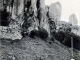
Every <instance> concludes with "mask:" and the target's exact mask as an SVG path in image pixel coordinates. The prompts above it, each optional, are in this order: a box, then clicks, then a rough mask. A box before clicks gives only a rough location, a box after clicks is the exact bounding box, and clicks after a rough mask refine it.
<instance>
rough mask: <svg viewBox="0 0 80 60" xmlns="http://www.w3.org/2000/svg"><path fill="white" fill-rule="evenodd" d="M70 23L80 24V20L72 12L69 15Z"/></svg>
mask: <svg viewBox="0 0 80 60" xmlns="http://www.w3.org/2000/svg"><path fill="white" fill-rule="evenodd" d="M69 23H71V24H72V25H77V24H78V20H77V17H76V15H75V14H72V15H71V16H70V17H69Z"/></svg>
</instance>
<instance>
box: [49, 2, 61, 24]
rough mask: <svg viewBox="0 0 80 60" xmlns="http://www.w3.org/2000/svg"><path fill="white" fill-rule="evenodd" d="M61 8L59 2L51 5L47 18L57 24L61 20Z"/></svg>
mask: <svg viewBox="0 0 80 60" xmlns="http://www.w3.org/2000/svg"><path fill="white" fill-rule="evenodd" d="M61 10H62V6H61V4H60V3H59V2H56V3H52V4H51V5H50V6H49V18H51V19H52V20H53V21H55V23H56V24H57V21H59V20H60V19H61Z"/></svg>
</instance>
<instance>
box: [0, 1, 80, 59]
mask: <svg viewBox="0 0 80 60" xmlns="http://www.w3.org/2000/svg"><path fill="white" fill-rule="evenodd" d="M0 6H1V8H0V60H70V59H71V58H72V55H71V54H72V53H71V36H72V37H73V40H74V57H73V58H75V59H76V60H80V58H79V57H80V54H79V53H80V52H79V50H80V47H79V46H80V36H79V34H78V33H79V29H77V28H74V26H73V25H72V24H69V23H66V22H65V23H64V22H60V24H59V21H60V18H61V9H62V7H61V4H60V3H59V2H56V3H53V4H51V5H50V6H45V0H0ZM4 12H5V13H4ZM4 17H5V18H4ZM72 17H75V16H73V15H72ZM72 17H71V19H72ZM74 19H75V18H74ZM72 20H73V19H72ZM57 27H58V29H57ZM74 29H75V30H76V32H77V33H75V32H74ZM30 37H31V38H30ZM13 40H14V41H13ZM76 46H77V48H76Z"/></svg>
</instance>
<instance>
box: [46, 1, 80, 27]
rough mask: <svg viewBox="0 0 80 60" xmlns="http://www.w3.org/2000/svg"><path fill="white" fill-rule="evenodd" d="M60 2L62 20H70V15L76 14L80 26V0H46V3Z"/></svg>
mask: <svg viewBox="0 0 80 60" xmlns="http://www.w3.org/2000/svg"><path fill="white" fill-rule="evenodd" d="M55 2H60V3H61V6H62V16H61V20H62V21H66V22H69V16H70V15H71V14H75V15H76V17H77V20H78V25H79V26H80V0H45V5H48V6H49V5H50V4H51V3H55Z"/></svg>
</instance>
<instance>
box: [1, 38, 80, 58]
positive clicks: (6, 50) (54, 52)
mask: <svg viewBox="0 0 80 60" xmlns="http://www.w3.org/2000/svg"><path fill="white" fill-rule="evenodd" d="M0 41H1V42H0V46H1V47H0V60H71V58H72V56H71V48H68V47H66V46H64V45H62V44H60V43H59V42H58V41H56V40H55V42H52V41H51V43H49V41H50V40H47V39H46V40H45V41H44V40H42V39H40V38H34V39H32V38H30V37H25V38H23V39H21V40H19V41H15V42H14V43H10V41H9V40H0ZM79 53H80V52H79V51H77V50H75V52H74V54H75V55H74V58H75V59H76V60H80V58H79V57H80V54H79Z"/></svg>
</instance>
